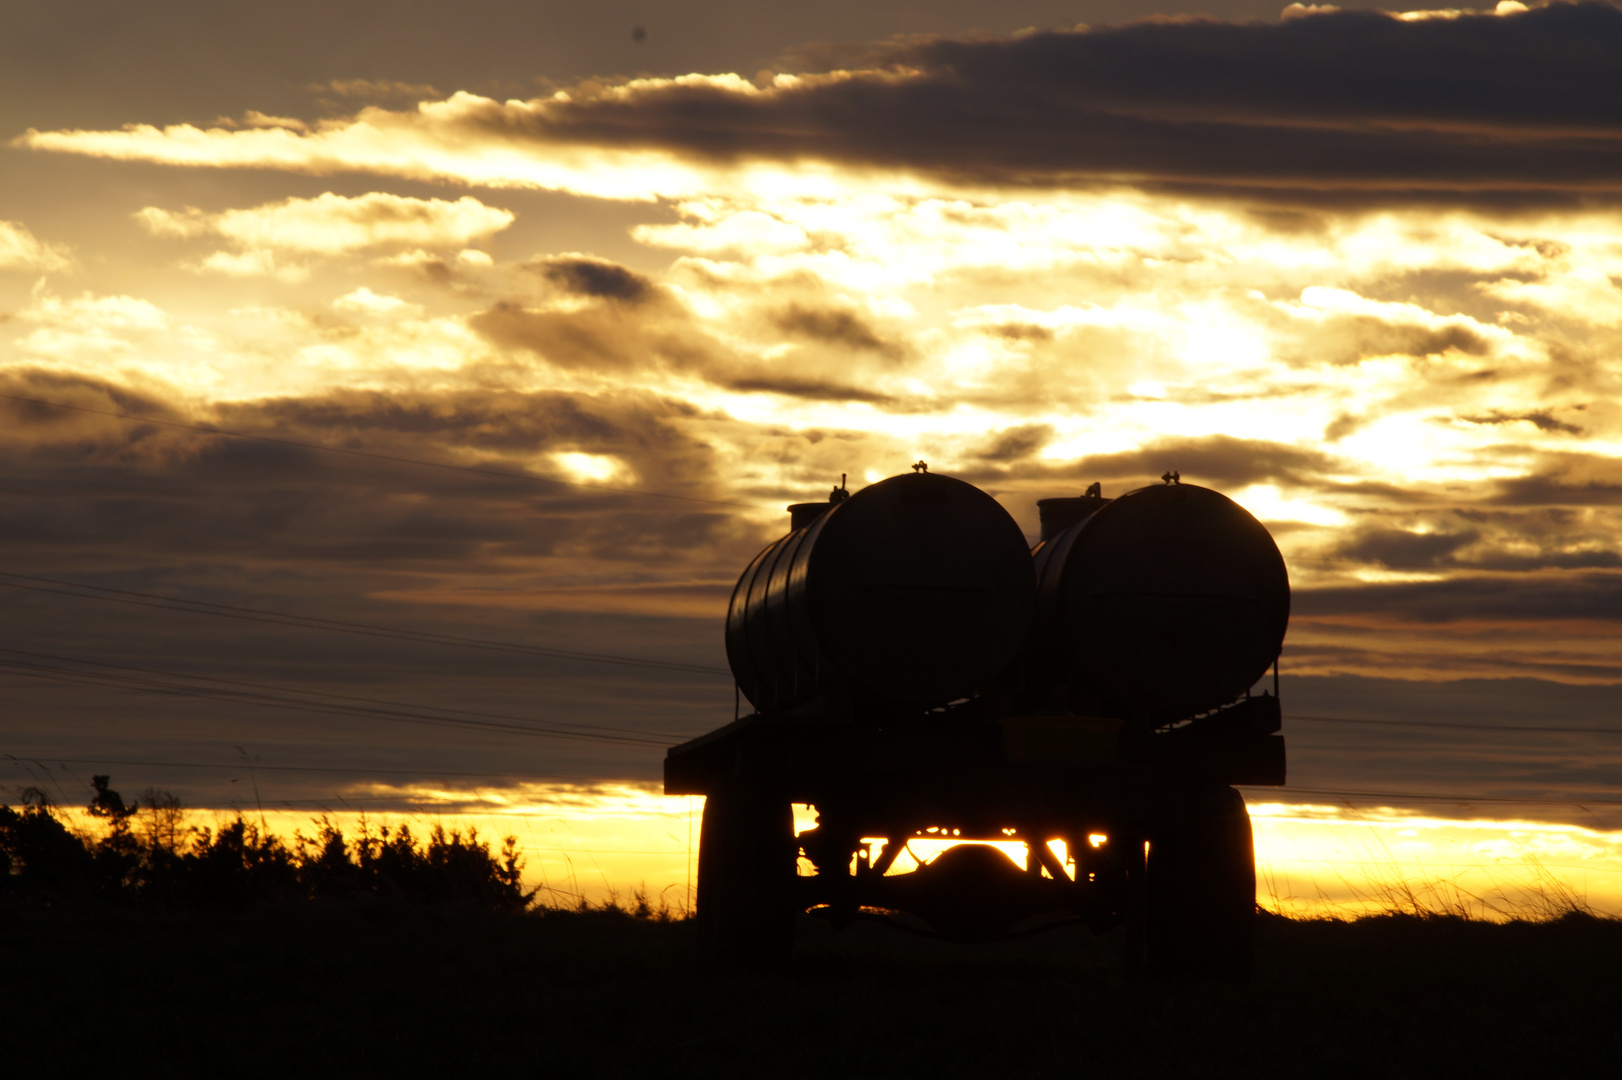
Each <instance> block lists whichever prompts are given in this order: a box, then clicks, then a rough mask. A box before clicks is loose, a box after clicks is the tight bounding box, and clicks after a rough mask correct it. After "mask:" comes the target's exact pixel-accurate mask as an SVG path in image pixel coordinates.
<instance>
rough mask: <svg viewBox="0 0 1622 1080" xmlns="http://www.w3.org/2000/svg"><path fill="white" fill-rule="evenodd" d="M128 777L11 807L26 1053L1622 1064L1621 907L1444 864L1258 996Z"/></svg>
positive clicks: (1406, 1070)
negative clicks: (1464, 881) (800, 915)
mask: <svg viewBox="0 0 1622 1080" xmlns="http://www.w3.org/2000/svg"><path fill="white" fill-rule="evenodd" d="M98 780H103V783H101V784H100V785H99V786H98V787H97V799H98V800H99V801H100V805H101V809H102V810H103V813H102V814H98V815H94V817H95V820H96V822H97V831H96V834H95V835H93V836H92V835H88V834H86V835H80V834H76V833H75V832H74V831H73V830H72V829H70V828H68V827H67V826H66V825H64V824H63V822H62V821H61V820H59V819H58V815H55V814H53V812H52V808H51V807H50V806H49V805H48V804H46V803H45V802H44V801H43V800H42V799H40V798H39V796H38V794H37V793H30V795H29V799H28V800H27V801H25V803H24V805H23V806H21V807H18V808H9V809H7V810H5V811H4V812H3V813H0V857H3V858H4V859H5V860H6V862H5V866H4V869H5V871H6V873H5V875H4V877H3V884H0V956H4V957H5V963H6V970H7V973H8V980H7V984H8V990H9V993H8V994H7V995H6V998H5V1003H4V1005H0V1040H3V1041H0V1046H3V1047H4V1052H5V1062H6V1066H5V1070H4V1074H5V1075H15V1076H33V1075H70V1074H72V1073H75V1072H79V1071H91V1070H94V1071H95V1072H109V1071H116V1072H117V1073H118V1074H119V1075H121V1076H131V1077H142V1076H212V1075H219V1074H220V1073H222V1072H224V1071H229V1072H230V1073H231V1074H232V1075H235V1076H244V1077H258V1076H266V1077H285V1076H300V1077H305V1076H317V1077H319V1076H345V1077H351V1076H385V1075H397V1076H435V1077H461V1076H473V1075H478V1074H484V1073H489V1072H495V1071H515V1072H517V1071H521V1072H522V1073H525V1074H561V1075H575V1074H585V1075H592V1076H620V1075H649V1074H657V1075H674V1076H681V1077H686V1076H697V1077H750V1078H758V1077H774V1076H788V1077H801V1076H803V1077H828V1076H841V1077H843V1076H853V1077H892V1076H894V1077H926V1076H927V1077H976V1078H980V1077H986V1076H998V1077H1001V1076H1012V1077H1057V1076H1070V1075H1076V1074H1078V1073H1082V1072H1088V1073H1092V1074H1096V1075H1102V1076H1157V1077H1158V1076H1176V1077H1181V1076H1188V1077H1205V1076H1212V1077H1220V1076H1246V1077H1250V1076H1258V1075H1260V1076H1271V1075H1298V1076H1312V1077H1342V1076H1344V1077H1357V1078H1359V1080H1364V1078H1367V1077H1409V1076H1412V1077H1434V1076H1460V1075H1482V1076H1496V1075H1505V1074H1508V1073H1511V1072H1520V1071H1523V1070H1525V1071H1530V1070H1533V1069H1536V1070H1538V1071H1540V1072H1550V1071H1552V1072H1554V1073H1556V1074H1564V1073H1568V1072H1577V1071H1578V1070H1582V1071H1584V1072H1598V1071H1599V1069H1600V1068H1605V1069H1606V1070H1607V1071H1608V1069H1609V1067H1613V1063H1614V1061H1615V1060H1616V1059H1617V1057H1618V1055H1619V1054H1622V1025H1617V1024H1616V1023H1615V1020H1614V1018H1615V1016H1616V1013H1617V1008H1618V1006H1619V1005H1622V991H1619V989H1618V987H1617V981H1616V978H1615V972H1616V971H1617V970H1618V969H1619V968H1622V921H1619V920H1614V919H1607V918H1600V917H1596V916H1594V915H1593V914H1591V913H1588V912H1586V911H1585V910H1583V907H1582V904H1581V898H1580V897H1575V896H1572V895H1568V894H1565V893H1561V892H1559V891H1558V890H1557V889H1551V890H1550V891H1549V893H1548V905H1547V906H1546V907H1545V908H1544V909H1542V910H1531V909H1528V910H1525V911H1519V912H1509V913H1508V917H1505V913H1503V912H1495V911H1485V912H1483V909H1481V908H1480V907H1479V905H1475V904H1474V903H1473V902H1469V898H1465V901H1466V902H1464V903H1462V904H1461V903H1457V902H1455V901H1456V900H1457V899H1458V898H1457V897H1452V896H1450V894H1448V893H1446V892H1445V891H1440V892H1438V891H1432V892H1426V891H1425V890H1424V889H1422V888H1419V887H1417V883H1409V884H1408V885H1403V886H1397V887H1395V888H1394V891H1393V892H1391V893H1390V894H1389V895H1388V897H1387V900H1388V901H1389V908H1388V910H1387V911H1386V912H1385V913H1383V914H1379V915H1373V916H1365V917H1361V918H1356V919H1346V918H1313V919H1296V918H1286V917H1283V916H1280V915H1276V914H1272V913H1267V912H1264V913H1263V914H1262V915H1261V916H1260V926H1259V930H1258V948H1257V962H1256V975H1255V978H1254V980H1253V982H1252V983H1251V984H1250V985H1248V986H1238V987H1235V986H1221V985H1216V984H1211V983H1201V982H1167V983H1143V982H1135V981H1132V980H1131V979H1129V978H1128V977H1127V976H1126V975H1125V974H1124V973H1123V970H1122V965H1121V962H1120V952H1121V950H1122V948H1123V947H1124V942H1123V940H1122V938H1121V935H1119V934H1111V935H1106V936H1103V937H1098V936H1094V935H1093V934H1091V933H1089V932H1087V931H1085V930H1083V929H1080V928H1075V927H1072V928H1067V929H1063V930H1058V931H1055V932H1053V933H1051V934H1048V935H1044V936H1040V937H1032V938H1025V939H1021V940H1017V941H1008V942H997V943H989V944H984V945H971V946H961V945H951V944H945V943H941V942H937V941H932V940H928V939H922V938H917V937H913V936H909V935H903V934H897V933H894V932H893V931H890V930H888V929H886V928H883V927H879V926H874V925H871V924H866V923H858V924H857V925H856V926H855V927H852V928H850V929H848V930H845V931H842V932H840V931H835V930H834V929H832V928H831V927H829V926H828V925H826V924H825V923H823V922H820V921H818V920H815V919H811V918H809V917H807V918H805V919H803V920H802V922H801V925H800V929H799V934H798V939H797V945H796V948H797V957H796V962H795V965H794V967H793V969H791V970H790V971H789V972H786V973H777V974H759V973H738V972H731V973H729V972H721V971H710V970H705V969H703V968H700V967H698V966H696V965H695V963H694V962H693V952H694V941H693V929H694V928H693V926H692V924H691V921H690V920H688V919H686V918H685V916H684V913H683V912H682V911H681V910H680V909H679V908H675V907H672V906H670V905H668V904H666V903H664V901H663V899H662V898H661V897H660V896H657V895H651V894H649V892H648V891H647V890H646V889H645V888H642V887H638V888H635V889H632V890H630V891H629V892H628V893H622V894H610V896H609V898H608V899H607V900H606V901H603V902H600V903H588V902H586V901H585V900H584V899H583V898H581V897H580V896H579V894H578V892H574V893H570V892H568V891H567V890H559V891H558V892H556V893H553V894H551V895H540V896H537V895H535V894H524V893H522V892H521V891H519V890H518V886H517V881H518V876H517V875H518V871H519V870H520V869H521V865H522V856H521V854H520V853H519V852H518V850H517V848H516V845H515V844H514V843H512V842H510V841H509V842H508V843H507V844H506V845H505V846H503V847H501V848H500V849H497V850H494V851H493V850H491V848H490V846H489V845H487V844H486V843H484V842H483V841H480V840H479V839H478V838H477V837H476V836H466V837H463V836H460V835H458V834H456V833H455V832H445V831H444V830H434V831H432V832H431V833H429V834H428V835H427V836H426V837H424V838H418V837H416V836H413V835H412V834H411V833H410V832H409V830H405V829H396V830H386V829H381V828H379V829H372V828H370V827H365V826H363V827H362V828H361V829H360V830H358V831H356V834H355V835H353V836H349V837H346V836H344V835H342V834H340V833H339V832H338V831H337V830H335V829H332V828H330V827H325V828H323V827H322V826H321V825H320V823H319V822H318V823H317V825H316V827H315V829H314V831H313V834H312V835H310V836H308V837H304V836H299V837H297V838H296V839H295V840H294V841H293V842H291V843H283V842H281V841H279V840H277V839H276V838H275V837H272V836H268V835H266V834H265V832H264V831H263V830H262V829H259V828H257V827H256V826H255V825H254V823H253V822H251V821H249V820H246V819H243V818H237V819H235V820H232V821H230V822H228V823H227V824H225V825H224V826H223V827H220V828H217V829H214V830H186V829H183V828H181V827H180V824H179V823H180V821H181V818H180V817H179V816H178V810H179V807H178V803H173V802H165V800H163V799H161V798H155V797H154V796H153V794H152V793H148V795H146V796H143V797H142V798H141V799H140V800H138V801H137V802H136V803H135V804H134V805H133V806H126V805H124V804H123V802H122V800H121V799H118V800H116V801H115V798H114V797H115V796H116V795H117V793H116V792H114V791H112V790H111V789H110V788H108V786H107V784H106V783H105V778H98ZM166 814H167V815H168V816H167V817H166V816H165V815H166ZM352 831H354V830H352ZM1489 916H1490V917H1489Z"/></svg>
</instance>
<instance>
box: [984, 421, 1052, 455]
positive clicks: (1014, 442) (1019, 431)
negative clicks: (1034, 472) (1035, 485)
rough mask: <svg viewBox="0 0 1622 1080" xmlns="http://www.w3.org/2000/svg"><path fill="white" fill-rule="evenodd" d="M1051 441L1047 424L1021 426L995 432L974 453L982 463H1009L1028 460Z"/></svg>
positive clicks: (1050, 431)
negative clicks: (1023, 459)
mask: <svg viewBox="0 0 1622 1080" xmlns="http://www.w3.org/2000/svg"><path fill="white" fill-rule="evenodd" d="M1052 439H1053V428H1052V426H1051V425H1048V424H1022V425H1020V426H1019V427H1011V428H1007V429H1005V430H1003V431H999V432H997V433H996V434H995V435H993V436H992V437H991V438H990V439H989V440H987V441H986V443H985V444H984V445H983V446H982V447H981V448H980V449H979V450H977V451H976V452H975V456H976V457H978V458H980V459H981V460H982V461H995V462H1009V461H1018V460H1020V459H1022V458H1028V457H1030V456H1031V455H1032V454H1034V453H1036V452H1037V451H1038V450H1040V449H1042V447H1044V446H1046V445H1047V444H1048V443H1049V442H1051V441H1052Z"/></svg>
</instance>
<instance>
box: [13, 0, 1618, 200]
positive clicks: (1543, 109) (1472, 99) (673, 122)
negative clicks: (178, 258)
mask: <svg viewBox="0 0 1622 1080" xmlns="http://www.w3.org/2000/svg"><path fill="white" fill-rule="evenodd" d="M1298 10H1300V9H1298ZM1619 48H1622V12H1618V11H1617V9H1615V8H1614V7H1612V6H1611V5H1609V4H1606V3H1599V2H1585V3H1578V4H1568V3H1554V4H1549V5H1547V6H1543V7H1539V8H1535V9H1531V10H1526V9H1522V8H1520V6H1519V5H1503V6H1502V7H1501V11H1500V12H1497V13H1480V14H1477V13H1460V14H1458V15H1457V16H1456V17H1451V18H1410V17H1403V16H1398V15H1391V14H1387V13H1382V12H1366V11H1334V10H1321V9H1320V10H1315V11H1312V12H1310V13H1306V14H1302V15H1300V16H1299V17H1294V18H1287V19H1285V20H1284V21H1282V22H1279V23H1259V22H1257V23H1227V22H1220V21H1216V20H1205V19H1159V20H1149V21H1145V22H1140V23H1135V24H1131V25H1128V26H1124V27H1118V28H1105V29H1099V30H1088V29H1081V30H1077V31H1073V32H1043V33H1030V34H1025V35H1020V36H1017V37H1015V38H1012V39H1002V40H997V39H992V40H926V41H922V42H916V43H906V44H895V45H889V46H882V47H878V48H875V49H873V50H870V51H868V52H867V53H865V54H861V55H856V56H853V57H851V58H850V60H851V61H853V65H852V66H851V67H848V68H840V69H836V70H831V71H824V72H821V73H815V72H813V73H805V74H780V75H777V76H775V77H774V78H772V79H769V80H765V81H763V82H760V83H756V82H751V81H748V80H745V79H742V78H739V77H738V76H736V75H714V76H699V75H690V76H682V77H678V78H666V79H638V80H631V81H626V82H619V83H597V82H590V83H585V84H582V85H580V86H577V87H574V88H571V89H570V90H568V91H559V92H557V93H556V94H554V95H553V96H551V97H546V98H537V99H534V100H529V101H516V100H510V101H505V102H499V101H495V100H492V99H489V98H482V97H478V96H475V95H472V94H466V93H458V94H455V95H453V96H451V97H450V98H447V99H445V100H443V101H440V102H424V103H423V104H421V105H419V106H418V107H417V109H416V110H415V111H412V112H390V111H387V110H384V109H380V108H369V109H366V110H363V111H362V112H361V113H359V114H357V115H356V116H355V117H353V118H351V119H342V120H333V121H328V122H325V123H323V124H320V125H316V126H315V127H313V128H307V127H306V126H304V125H303V124H295V123H293V122H284V123H277V122H275V121H273V120H272V119H271V118H262V120H263V122H256V125H255V126H251V127H247V128H238V129H228V128H213V129H207V130H205V129H201V128H197V127H193V126H189V125H176V126H172V127H169V128H163V129H159V128H155V127H150V126H141V125H136V126H132V127H130V128H127V129H125V130H123V131H103V132H93V131H62V132H37V131H31V132H29V133H28V134H26V135H24V136H22V137H21V139H20V144H21V145H24V146H31V147H36V148H39V149H45V150H58V151H66V152H73V153H85V154H93V155H98V156H106V157H113V158H120V159H125V160H148V161H161V162H167V163H170V164H177V165H214V166H236V167H244V166H270V167H277V168H286V169H295V170H302V171H310V172H316V173H326V172H331V171H334V170H342V169H358V170H364V171H370V172H377V173H385V174H392V175H399V176H410V177H418V178H434V179H450V180H460V181H464V182H469V183H478V184H490V185H518V186H540V187H550V188H558V189H562V190H569V191H575V192H579V193H583V194H593V195H599V196H603V197H609V198H646V197H648V196H649V195H653V194H659V195H664V196H667V197H680V196H684V195H691V194H694V193H696V192H697V191H699V190H701V189H704V188H706V187H708V188H709V189H712V190H713V189H714V188H715V187H716V181H717V179H718V170H721V171H729V170H730V171H732V172H731V175H730V182H731V183H734V184H737V183H742V184H745V185H747V184H749V183H750V178H749V177H748V176H747V175H738V174H736V172H735V170H737V169H738V168H739V167H741V166H747V165H749V164H750V163H756V162H776V163H807V162H812V161H816V162H823V163H837V164H841V165H845V166H861V167H879V168H885V169H898V170H906V171H910V172H915V173H921V174H925V175H930V176H934V177H940V178H945V179H948V180H955V181H958V182H962V183H971V184H984V183H997V184H1010V183H1012V184H1030V183H1037V184H1049V185H1051V184H1066V185H1069V184H1075V183H1078V182H1100V181H1102V182H1118V181H1130V182H1134V183H1152V184H1158V185H1169V186H1172V187H1177V188H1183V189H1187V188H1189V187H1191V186H1192V187H1194V188H1207V189H1229V188H1240V189H1255V190H1256V191H1258V192H1259V191H1268V190H1272V191H1276V192H1283V193H1294V194H1295V195H1296V196H1300V195H1301V194H1302V193H1305V192H1310V191H1320V192H1323V191H1329V192H1340V193H1341V195H1342V197H1356V198H1362V197H1367V196H1368V195H1370V194H1380V193H1384V195H1386V196H1390V195H1403V196H1418V195H1421V194H1422V193H1425V192H1446V193H1449V194H1450V196H1451V197H1455V198H1457V197H1470V198H1480V199H1500V198H1505V197H1510V196H1512V195H1513V194H1514V193H1522V194H1523V195H1524V194H1535V195H1539V196H1554V197H1570V196H1574V195H1578V194H1583V193H1597V194H1605V195H1613V194H1615V193H1616V191H1617V180H1616V177H1617V176H1618V175H1622V170H1619V164H1622V142H1619V139H1622V128H1619V121H1618V117H1619V116H1622V101H1619V99H1618V96H1619V94H1622V91H1619V90H1618V89H1617V80H1616V79H1615V69H1614V56H1615V54H1616V51H1617V50H1618V49H1619ZM588 150H589V151H591V152H589V153H588V152H587V151H588ZM631 173H635V174H636V175H638V176H640V177H641V181H640V183H637V182H633V181H632V180H631V179H630V174H631ZM1429 197H1434V196H1429Z"/></svg>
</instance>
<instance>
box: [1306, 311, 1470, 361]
mask: <svg viewBox="0 0 1622 1080" xmlns="http://www.w3.org/2000/svg"><path fill="white" fill-rule="evenodd" d="M1489 348H1490V346H1489V345H1488V343H1487V340H1486V339H1485V338H1483V337H1482V336H1481V335H1480V334H1478V333H1476V331H1474V330H1472V329H1471V328H1470V327H1468V326H1463V325H1459V324H1450V325H1445V326H1437V327H1431V326H1417V325H1414V324H1405V323H1400V322H1388V321H1386V320H1384V319H1377V318H1373V317H1371V316H1366V315H1358V316H1350V317H1345V318H1336V319H1328V320H1325V321H1324V323H1323V324H1322V325H1319V326H1315V327H1314V328H1313V332H1312V333H1311V334H1310V335H1309V336H1308V337H1307V338H1306V340H1305V341H1303V342H1302V343H1301V344H1300V345H1298V346H1297V349H1298V350H1299V351H1298V352H1297V353H1296V355H1286V356H1284V357H1281V359H1284V360H1286V361H1287V362H1294V363H1298V364H1303V365H1305V366H1307V367H1317V366H1319V365H1321V364H1334V365H1337V366H1339V365H1346V364H1357V363H1361V362H1362V361H1364V360H1366V359H1368V358H1369V357H1372V356H1414V357H1421V356H1439V355H1441V354H1442V353H1446V352H1458V353H1463V354H1464V355H1465V356H1484V355H1485V354H1486V353H1487V351H1488V349H1489Z"/></svg>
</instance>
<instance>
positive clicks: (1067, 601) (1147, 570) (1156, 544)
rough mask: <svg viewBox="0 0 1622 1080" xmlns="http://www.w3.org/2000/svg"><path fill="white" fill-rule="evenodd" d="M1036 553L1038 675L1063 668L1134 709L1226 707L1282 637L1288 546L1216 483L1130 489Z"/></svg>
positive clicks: (1164, 713)
mask: <svg viewBox="0 0 1622 1080" xmlns="http://www.w3.org/2000/svg"><path fill="white" fill-rule="evenodd" d="M1035 564H1036V572H1037V578H1038V601H1037V604H1038V616H1037V620H1038V621H1037V626H1038V630H1037V636H1038V637H1039V638H1041V639H1043V640H1042V641H1039V642H1037V643H1035V644H1034V645H1033V652H1032V656H1033V658H1037V659H1036V662H1035V663H1033V664H1032V665H1031V668H1032V669H1033V670H1030V671H1029V672H1028V675H1030V676H1034V677H1036V678H1038V679H1040V678H1043V677H1047V678H1055V679H1063V680H1065V681H1067V682H1068V684H1069V688H1070V690H1071V691H1072V693H1080V694H1085V695H1091V696H1094V697H1097V698H1100V699H1102V701H1103V702H1104V703H1106V704H1107V707H1111V708H1114V709H1120V710H1123V711H1125V712H1126V713H1127V714H1128V715H1127V716H1126V717H1125V718H1126V719H1139V720H1148V721H1152V722H1155V723H1166V722H1170V721H1174V720H1179V719H1183V718H1185V717H1188V716H1192V715H1194V714H1196V713H1200V712H1205V711H1207V710H1210V709H1215V708H1218V707H1220V706H1222V705H1226V704H1228V703H1229V702H1231V701H1233V700H1234V699H1236V698H1238V697H1239V696H1240V695H1241V694H1243V693H1244V692H1245V691H1247V690H1249V689H1250V688H1251V686H1253V685H1254V684H1255V683H1256V681H1257V680H1258V679H1260V678H1261V677H1262V676H1263V675H1264V674H1265V673H1266V671H1267V669H1268V667H1269V666H1270V665H1271V664H1272V663H1273V661H1274V659H1275V658H1276V657H1277V656H1278V653H1279V649H1280V648H1281V647H1282V645H1283V643H1284V631H1285V628H1286V627H1287V626H1288V624H1289V619H1290V578H1289V572H1288V571H1287V570H1286V569H1285V566H1284V557H1283V556H1282V555H1280V554H1279V550H1278V546H1277V545H1276V544H1274V543H1273V538H1272V537H1271V536H1270V535H1268V532H1267V529H1266V528H1265V527H1264V526H1263V525H1262V523H1261V522H1259V521H1257V520H1256V519H1255V518H1254V517H1252V516H1251V515H1250V513H1249V512H1248V511H1246V510H1245V508H1244V507H1242V506H1240V505H1239V504H1238V503H1236V502H1234V501H1233V500H1232V499H1229V498H1228V497H1227V496H1225V495H1222V494H1219V493H1218V492H1215V491H1212V490H1210V489H1209V488H1203V487H1198V486H1196V485H1194V484H1180V483H1169V484H1165V485H1163V486H1157V487H1146V488H1140V489H1138V490H1137V491H1132V492H1128V493H1127V494H1125V495H1122V496H1120V497H1119V498H1116V499H1113V500H1110V501H1109V502H1107V503H1103V504H1102V505H1100V506H1099V507H1098V508H1097V509H1096V510H1095V511H1094V512H1093V513H1091V514H1090V515H1088V516H1086V517H1084V518H1082V519H1081V520H1080V521H1077V522H1076V523H1074V524H1072V525H1070V526H1069V527H1068V528H1066V529H1064V531H1062V532H1060V533H1059V534H1058V535H1057V536H1055V537H1053V538H1052V539H1049V540H1045V541H1044V542H1043V543H1041V544H1039V545H1038V546H1037V548H1036V551H1035ZM1043 645H1046V646H1047V650H1046V652H1045V653H1044V652H1043V650H1042V646H1043ZM1055 665H1058V666H1059V667H1060V670H1054V666H1055ZM1042 669H1046V670H1042Z"/></svg>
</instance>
